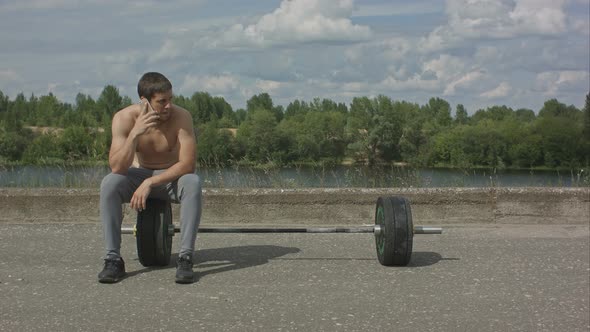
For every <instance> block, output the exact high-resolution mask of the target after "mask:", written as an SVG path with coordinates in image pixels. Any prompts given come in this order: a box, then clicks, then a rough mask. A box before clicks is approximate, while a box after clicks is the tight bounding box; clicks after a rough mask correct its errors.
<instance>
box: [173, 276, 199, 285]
mask: <svg viewBox="0 0 590 332" xmlns="http://www.w3.org/2000/svg"><path fill="white" fill-rule="evenodd" d="M193 282H195V278H194V277H193V278H190V279H180V278H176V283H177V284H192V283H193Z"/></svg>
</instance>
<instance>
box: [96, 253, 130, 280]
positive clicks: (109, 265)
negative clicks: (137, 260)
mask: <svg viewBox="0 0 590 332" xmlns="http://www.w3.org/2000/svg"><path fill="white" fill-rule="evenodd" d="M125 275H127V273H125V262H124V261H123V258H121V257H119V258H107V259H105V260H104V269H102V271H101V272H100V273H99V274H98V282H100V283H103V284H112V283H115V282H117V281H119V280H121V279H123V277H125Z"/></svg>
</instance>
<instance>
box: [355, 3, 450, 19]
mask: <svg viewBox="0 0 590 332" xmlns="http://www.w3.org/2000/svg"><path fill="white" fill-rule="evenodd" d="M440 7H441V5H440V0H430V1H424V0H422V1H405V0H403V1H390V2H386V3H377V4H371V3H364V2H362V1H361V2H359V3H358V5H357V6H356V8H355V10H354V11H353V14H352V15H353V16H392V15H416V14H431V13H436V12H437V11H439V10H440V9H441V8H440Z"/></svg>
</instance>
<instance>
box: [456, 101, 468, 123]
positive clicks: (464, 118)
mask: <svg viewBox="0 0 590 332" xmlns="http://www.w3.org/2000/svg"><path fill="white" fill-rule="evenodd" d="M468 121H469V115H468V114H467V111H466V110H465V106H463V104H458V105H457V110H456V111H455V123H456V124H467V122H468Z"/></svg>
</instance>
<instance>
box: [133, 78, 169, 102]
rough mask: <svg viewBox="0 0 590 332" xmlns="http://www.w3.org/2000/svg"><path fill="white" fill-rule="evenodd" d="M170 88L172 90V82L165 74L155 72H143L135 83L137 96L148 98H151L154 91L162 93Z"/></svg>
mask: <svg viewBox="0 0 590 332" xmlns="http://www.w3.org/2000/svg"><path fill="white" fill-rule="evenodd" d="M170 90H172V83H170V81H169V80H168V79H167V78H166V76H164V75H162V74H160V73H156V72H149V73H145V74H143V76H142V77H141V78H140V79H139V82H138V83H137V94H138V95H139V98H141V97H145V98H147V99H148V100H149V99H152V97H153V96H154V94H156V93H164V92H168V91H170Z"/></svg>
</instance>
